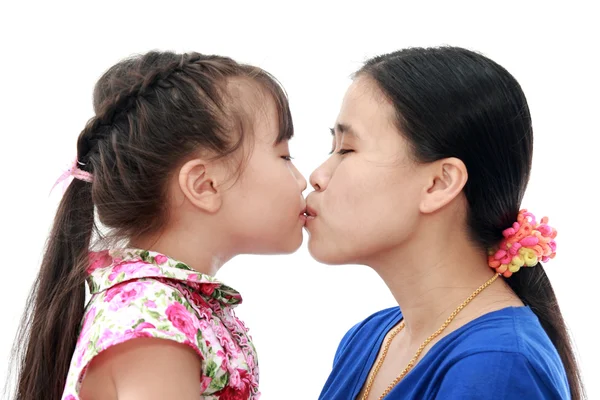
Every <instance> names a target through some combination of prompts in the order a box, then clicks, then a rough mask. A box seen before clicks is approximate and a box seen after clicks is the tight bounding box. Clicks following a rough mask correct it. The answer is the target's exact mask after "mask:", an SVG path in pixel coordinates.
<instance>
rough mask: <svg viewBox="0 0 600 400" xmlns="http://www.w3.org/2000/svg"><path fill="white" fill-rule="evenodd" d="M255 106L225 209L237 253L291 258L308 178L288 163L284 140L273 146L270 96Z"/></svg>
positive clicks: (274, 133) (275, 133)
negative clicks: (243, 154)
mask: <svg viewBox="0 0 600 400" xmlns="http://www.w3.org/2000/svg"><path fill="white" fill-rule="evenodd" d="M260 100H261V101H259V102H258V103H257V104H259V105H257V106H254V108H253V109H254V110H255V115H254V127H253V137H252V138H251V139H249V140H248V141H249V142H252V141H253V143H249V146H247V152H246V154H248V155H249V157H248V159H247V161H246V162H245V163H244V164H243V169H242V172H241V175H240V176H239V178H238V179H237V180H236V181H235V183H234V184H233V186H232V187H231V188H230V189H228V190H227V191H226V193H224V197H223V201H224V203H223V210H222V211H224V212H225V213H226V215H225V219H226V222H225V223H227V225H229V229H230V231H231V232H232V240H233V241H235V247H236V249H237V251H238V252H239V253H250V254H281V253H291V252H294V251H295V250H297V249H298V247H300V245H301V244H302V228H303V226H304V222H305V215H304V212H305V207H306V204H305V201H304V197H303V196H302V192H303V191H304V190H305V189H306V185H307V184H306V179H304V177H303V176H302V175H301V174H300V172H298V170H297V169H296V167H295V166H294V164H293V163H292V161H291V160H290V150H289V147H288V141H287V140H285V141H283V142H280V143H276V141H277V136H278V122H277V121H278V118H277V109H276V106H275V103H274V101H273V99H272V98H271V97H270V96H266V95H265V96H262V97H261V98H260Z"/></svg>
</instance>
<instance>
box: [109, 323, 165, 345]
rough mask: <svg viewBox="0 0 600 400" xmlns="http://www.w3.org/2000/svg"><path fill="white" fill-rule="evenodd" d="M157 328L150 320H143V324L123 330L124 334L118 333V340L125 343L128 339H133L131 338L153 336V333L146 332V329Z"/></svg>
mask: <svg viewBox="0 0 600 400" xmlns="http://www.w3.org/2000/svg"><path fill="white" fill-rule="evenodd" d="M155 328H156V327H155V326H154V325H152V324H151V323H149V322H142V323H141V324H139V325H138V326H136V327H135V329H128V330H126V331H125V332H123V334H122V335H118V334H117V340H116V342H118V343H123V342H126V341H127V340H131V339H135V338H140V337H152V334H151V333H150V332H146V331H145V329H155Z"/></svg>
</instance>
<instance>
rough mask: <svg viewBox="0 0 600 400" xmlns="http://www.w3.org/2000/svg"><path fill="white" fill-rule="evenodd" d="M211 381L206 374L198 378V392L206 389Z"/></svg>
mask: <svg viewBox="0 0 600 400" xmlns="http://www.w3.org/2000/svg"><path fill="white" fill-rule="evenodd" d="M211 382H212V378H211V377H208V376H203V377H202V379H201V380H200V394H203V393H204V392H205V391H206V389H208V387H209V386H210V384H211Z"/></svg>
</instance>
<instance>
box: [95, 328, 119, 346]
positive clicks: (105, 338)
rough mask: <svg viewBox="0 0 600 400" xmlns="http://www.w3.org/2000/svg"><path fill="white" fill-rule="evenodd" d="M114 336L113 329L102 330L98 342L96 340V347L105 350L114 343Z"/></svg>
mask: <svg viewBox="0 0 600 400" xmlns="http://www.w3.org/2000/svg"><path fill="white" fill-rule="evenodd" d="M116 337H117V335H115V333H114V332H113V331H111V330H109V329H106V330H104V331H103V332H102V334H101V335H100V338H99V339H98V342H96V349H98V351H102V350H106V349H107V348H109V347H110V346H111V345H113V344H114V341H115V338H116Z"/></svg>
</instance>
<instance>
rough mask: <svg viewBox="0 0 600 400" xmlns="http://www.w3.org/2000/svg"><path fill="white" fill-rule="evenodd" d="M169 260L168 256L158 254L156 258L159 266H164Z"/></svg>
mask: <svg viewBox="0 0 600 400" xmlns="http://www.w3.org/2000/svg"><path fill="white" fill-rule="evenodd" d="M168 260H169V259H168V258H167V257H166V256H163V255H162V254H157V255H156V256H154V261H156V263H157V264H158V265H162V264H164V263H166V262H167V261H168Z"/></svg>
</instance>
